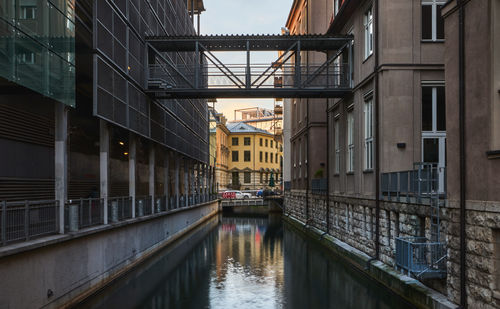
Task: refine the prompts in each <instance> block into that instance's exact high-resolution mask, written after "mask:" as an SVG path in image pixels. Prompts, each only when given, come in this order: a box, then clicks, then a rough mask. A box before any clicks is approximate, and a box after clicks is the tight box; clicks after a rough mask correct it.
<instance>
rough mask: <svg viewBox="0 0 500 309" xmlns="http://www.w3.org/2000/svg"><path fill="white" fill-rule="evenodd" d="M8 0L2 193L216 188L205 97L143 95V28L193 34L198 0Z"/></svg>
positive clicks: (185, 200)
mask: <svg viewBox="0 0 500 309" xmlns="http://www.w3.org/2000/svg"><path fill="white" fill-rule="evenodd" d="M4 2H5V3H4V4H3V5H2V6H1V8H0V14H1V18H0V32H1V38H2V40H1V42H0V44H1V52H2V53H5V57H2V60H0V61H1V66H2V70H1V73H0V75H1V77H2V78H1V80H0V84H1V87H2V89H5V91H2V93H1V94H0V109H1V110H2V112H1V113H0V123H2V124H3V125H2V127H1V128H0V145H1V147H2V149H9V151H7V152H2V160H0V188H1V190H0V200H26V199H31V200H40V199H47V200H53V199H55V200H57V201H59V203H60V204H61V205H65V204H66V201H67V200H68V199H78V198H87V197H93V198H98V197H100V198H102V199H103V200H104V201H105V203H107V202H108V201H109V200H111V199H113V198H114V197H124V196H125V197H127V198H129V199H130V200H131V201H132V204H134V203H135V201H136V199H137V200H143V201H147V203H151V205H152V204H153V201H157V200H161V201H163V202H162V203H168V204H169V205H172V206H173V207H179V206H180V205H189V204H192V203H195V199H196V200H197V201H200V199H202V198H203V199H206V198H208V192H209V191H211V188H212V187H213V181H211V179H212V178H211V177H208V175H209V174H210V173H211V168H210V166H209V165H208V163H209V126H208V121H209V119H208V111H207V104H206V101H205V100H157V99H154V98H152V97H151V96H149V95H147V94H146V90H147V88H148V78H147V75H148V74H147V69H148V66H149V65H152V66H154V64H155V63H156V62H157V60H158V59H157V58H152V57H151V55H150V54H148V53H146V50H147V49H146V42H145V38H146V36H150V35H194V34H195V33H196V30H195V27H194V24H195V20H196V16H195V15H196V14H199V13H201V12H202V11H203V10H204V8H203V2H202V1H196V7H193V8H191V7H190V8H188V6H187V2H186V1H170V0H168V1H159V2H156V1H155V4H154V5H151V3H150V2H149V1H120V2H115V1H106V0H103V1H90V0H82V1H73V0H67V1H48V0H44V1H30V0H19V1H4ZM163 56H164V57H166V58H168V59H170V61H171V62H173V63H184V64H185V63H194V61H195V56H194V55H193V54H192V53H187V52H175V53H164V54H163ZM202 193H203V194H202ZM205 193H206V194H205ZM202 195H203V197H202ZM60 209H61V211H64V207H60ZM104 209H105V210H107V207H105V208H104ZM134 209H135V208H133V207H132V214H131V215H132V216H133V215H134ZM62 216H63V214H62V213H61V217H62ZM104 217H105V218H106V215H105V216H104Z"/></svg>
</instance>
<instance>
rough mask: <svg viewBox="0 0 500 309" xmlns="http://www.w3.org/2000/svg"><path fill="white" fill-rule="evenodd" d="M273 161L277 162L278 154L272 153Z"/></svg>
mask: <svg viewBox="0 0 500 309" xmlns="http://www.w3.org/2000/svg"><path fill="white" fill-rule="evenodd" d="M274 162H276V163H278V154H277V153H276V154H275V155H274Z"/></svg>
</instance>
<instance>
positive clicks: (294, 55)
mask: <svg viewBox="0 0 500 309" xmlns="http://www.w3.org/2000/svg"><path fill="white" fill-rule="evenodd" d="M352 40H353V37H352V36H331V35H215V36H155V37H147V38H146V43H147V44H146V45H147V56H148V65H149V68H148V69H147V72H146V74H148V78H147V80H148V85H147V90H146V91H147V92H148V93H149V94H150V95H151V96H153V97H155V98H157V99H195V98H206V99H210V98H242V97H244V98H270V97H271V98H340V97H343V96H345V95H346V94H347V93H349V92H350V91H351V78H350V77H351V76H352V54H351V53H352V48H351V47H352ZM258 51H276V55H277V58H276V60H275V61H273V62H272V63H267V64H256V63H252V61H251V53H252V52H258ZM217 52H246V62H245V63H239V64H229V63H224V62H223V61H221V60H220V59H219V58H218V57H217V56H216V54H217ZM302 52H319V53H320V54H317V55H315V56H314V57H311V58H314V59H320V60H319V61H316V62H314V63H313V62H312V61H311V60H310V59H307V58H306V57H304V55H303V53H302ZM176 53H186V55H188V57H192V58H194V59H190V60H193V61H186V62H182V61H178V59H176V58H175V57H174V55H175V54H176ZM340 55H344V56H343V57H340ZM346 55H347V56H346ZM301 56H302V57H304V59H302V58H301ZM341 59H342V61H341ZM346 60H347V61H346Z"/></svg>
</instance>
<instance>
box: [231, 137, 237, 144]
mask: <svg viewBox="0 0 500 309" xmlns="http://www.w3.org/2000/svg"><path fill="white" fill-rule="evenodd" d="M231 141H232V143H231V145H233V146H238V138H237V137H233V138H232V139H231Z"/></svg>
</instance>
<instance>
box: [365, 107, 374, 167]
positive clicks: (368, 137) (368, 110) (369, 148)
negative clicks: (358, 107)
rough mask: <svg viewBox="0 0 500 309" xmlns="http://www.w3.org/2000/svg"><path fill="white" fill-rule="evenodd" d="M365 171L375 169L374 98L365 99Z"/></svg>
mask: <svg viewBox="0 0 500 309" xmlns="http://www.w3.org/2000/svg"><path fill="white" fill-rule="evenodd" d="M364 116H365V117H364V118H365V126H364V129H365V156H364V157H365V160H364V161H365V170H372V169H373V97H368V98H366V99H365V109H364Z"/></svg>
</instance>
